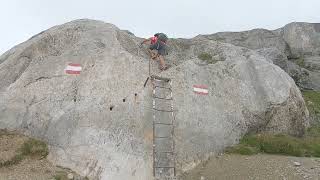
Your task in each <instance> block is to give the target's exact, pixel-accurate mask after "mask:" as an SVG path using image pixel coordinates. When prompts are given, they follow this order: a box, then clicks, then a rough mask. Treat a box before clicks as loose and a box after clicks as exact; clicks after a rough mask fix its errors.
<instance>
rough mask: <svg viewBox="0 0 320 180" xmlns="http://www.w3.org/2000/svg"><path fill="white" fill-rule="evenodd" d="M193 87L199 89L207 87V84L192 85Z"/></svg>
mask: <svg viewBox="0 0 320 180" xmlns="http://www.w3.org/2000/svg"><path fill="white" fill-rule="evenodd" d="M193 87H195V88H201V89H208V86H206V85H193Z"/></svg>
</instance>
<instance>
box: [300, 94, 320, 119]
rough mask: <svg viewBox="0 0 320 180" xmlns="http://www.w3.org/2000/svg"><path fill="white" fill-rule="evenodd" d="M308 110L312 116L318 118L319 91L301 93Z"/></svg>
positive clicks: (319, 112)
mask: <svg viewBox="0 0 320 180" xmlns="http://www.w3.org/2000/svg"><path fill="white" fill-rule="evenodd" d="M302 94H303V97H304V100H305V102H306V105H307V107H308V110H309V112H310V114H311V115H312V116H320V91H302Z"/></svg>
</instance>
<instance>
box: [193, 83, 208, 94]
mask: <svg viewBox="0 0 320 180" xmlns="http://www.w3.org/2000/svg"><path fill="white" fill-rule="evenodd" d="M193 92H195V93H196V94H201V95H208V94H209V91H208V86H206V85H193Z"/></svg>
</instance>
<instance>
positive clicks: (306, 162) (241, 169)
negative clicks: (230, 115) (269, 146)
mask: <svg viewBox="0 0 320 180" xmlns="http://www.w3.org/2000/svg"><path fill="white" fill-rule="evenodd" d="M181 179H182V180H320V159H319V158H304V157H289V156H277V155H266V154H258V155H253V156H243V155H223V156H219V157H214V158H211V159H210V160H208V161H207V162H205V163H203V164H200V165H199V166H198V167H196V168H195V169H193V170H192V171H190V172H188V173H185V174H183V175H182V177H181Z"/></svg>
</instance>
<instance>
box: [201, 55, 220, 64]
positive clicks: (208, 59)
mask: <svg viewBox="0 0 320 180" xmlns="http://www.w3.org/2000/svg"><path fill="white" fill-rule="evenodd" d="M198 58H199V59H201V60H203V61H206V62H207V63H208V64H214V63H216V62H217V61H216V60H214V59H213V57H212V55H211V54H209V53H201V54H199V55H198Z"/></svg>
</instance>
